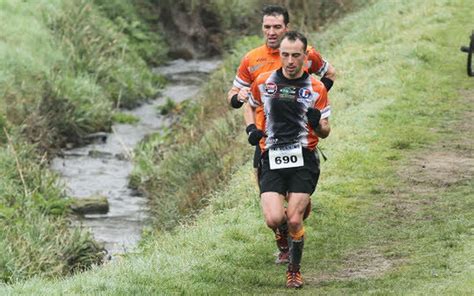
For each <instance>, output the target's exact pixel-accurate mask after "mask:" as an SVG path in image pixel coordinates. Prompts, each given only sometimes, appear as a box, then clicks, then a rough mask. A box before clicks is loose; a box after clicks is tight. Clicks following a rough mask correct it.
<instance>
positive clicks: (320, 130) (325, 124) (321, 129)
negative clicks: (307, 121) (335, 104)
mask: <svg viewBox="0 0 474 296" xmlns="http://www.w3.org/2000/svg"><path fill="white" fill-rule="evenodd" d="M314 132H315V133H316V135H317V136H318V137H319V138H321V139H324V138H327V136H329V133H330V132H331V126H330V125H329V118H323V119H321V120H320V121H319V125H318V127H317V128H316V129H314Z"/></svg>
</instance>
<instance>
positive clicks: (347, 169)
mask: <svg viewBox="0 0 474 296" xmlns="http://www.w3.org/2000/svg"><path fill="white" fill-rule="evenodd" d="M473 19H474V2H472V1H468V0H439V1H423V0H415V1H402V0H400V1H378V2H377V3H376V4H374V5H373V6H371V7H369V8H367V9H364V10H362V11H361V12H359V13H356V14H354V15H352V16H350V17H348V18H346V19H344V20H343V21H341V22H340V23H339V24H337V25H335V26H334V27H332V28H331V30H330V31H327V32H325V33H324V34H322V35H318V36H315V37H314V39H315V40H316V41H317V42H316V43H317V44H318V45H319V47H321V48H322V50H323V52H325V53H326V52H327V53H328V54H326V55H328V58H329V59H330V60H331V61H332V62H333V63H334V64H335V66H336V68H337V69H339V71H340V74H339V78H338V82H337V85H336V86H335V89H334V91H331V100H332V105H333V110H334V116H333V117H332V118H331V121H332V126H333V133H332V135H330V137H329V138H328V139H327V140H325V141H323V147H324V148H325V152H326V154H327V155H328V156H329V161H327V162H325V163H323V164H322V177H321V180H320V183H319V184H320V186H319V187H318V190H317V192H316V193H315V195H313V204H314V208H313V213H312V215H311V216H310V218H309V219H308V220H307V222H306V232H307V239H306V242H305V251H304V256H303V266H302V272H303V276H304V277H305V279H306V283H307V284H306V286H305V287H304V288H303V290H301V291H299V292H298V294H304V295H320V294H324V295H326V294H329V295H346V294H358V295H367V294H376V295H426V294H429V295H432V294H435V295H446V294H451V295H453V294H454V295H470V294H472V291H473V290H474V281H473V278H474V277H473V262H474V258H473V256H474V255H473V254H474V252H473V244H474V236H473V234H474V232H473V230H474V210H473V209H474V202H473V199H472V196H473V190H472V188H473V184H472V180H473V158H474V157H473V149H472V140H470V139H472V138H473V127H472V114H473V113H472V106H473V101H474V100H473V97H474V80H472V78H469V77H467V76H466V74H465V68H464V67H465V58H466V56H465V54H463V53H461V52H460V51H459V47H460V45H463V44H466V43H467V42H468V36H469V34H470V32H471V30H472V29H473V28H471V27H469V26H472V25H473V23H472V20H473ZM251 172H252V170H251V165H250V163H248V164H246V165H245V166H243V167H241V168H240V169H239V170H238V171H237V172H236V173H235V175H234V177H233V179H232V180H231V182H230V184H229V186H228V187H227V188H226V189H225V190H223V191H221V192H216V193H215V194H213V195H212V196H210V197H208V198H209V206H208V207H207V208H206V209H204V210H202V212H201V213H200V215H199V216H198V218H197V220H196V221H195V222H194V223H192V224H190V225H182V226H181V227H178V228H176V229H175V230H174V231H173V232H171V233H168V232H167V233H162V234H160V235H158V236H156V237H153V238H148V240H147V241H146V242H145V243H144V246H143V252H142V253H139V254H129V255H127V256H126V257H124V258H122V259H120V260H117V261H115V262H112V263H110V264H109V265H108V266H105V267H101V268H97V269H95V270H92V271H90V272H86V273H83V274H78V275H77V276H74V277H71V278H67V279H59V280H57V281H45V280H41V279H37V280H32V281H28V282H25V283H18V284H16V285H13V286H8V287H7V286H4V287H3V290H4V292H5V293H6V294H8V293H11V294H35V295H63V294H67V295H75V294H78V295H156V294H185V295H187V294H193V295H195V294H202V295H209V294H210V295H223V294H227V295H228V294H259V295H260V294H263V295H275V294H286V293H288V291H287V290H286V289H285V288H283V287H284V271H285V267H284V266H275V265H274V264H273V260H274V258H273V256H272V253H273V252H274V251H275V246H274V243H273V241H272V236H271V235H270V231H269V230H268V229H266V227H265V226H264V223H263V218H262V216H261V213H260V207H259V200H258V194H257V188H256V185H255V182H254V179H253V176H252V173H251ZM0 289H2V288H0Z"/></svg>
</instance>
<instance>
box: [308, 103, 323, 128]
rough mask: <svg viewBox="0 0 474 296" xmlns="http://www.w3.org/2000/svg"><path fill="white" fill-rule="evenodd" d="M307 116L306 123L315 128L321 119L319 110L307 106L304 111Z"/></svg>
mask: <svg viewBox="0 0 474 296" xmlns="http://www.w3.org/2000/svg"><path fill="white" fill-rule="evenodd" d="M306 116H307V117H308V123H309V125H310V126H311V127H312V128H313V129H317V128H318V126H319V120H320V119H321V112H320V111H319V110H318V109H316V108H308V111H306Z"/></svg>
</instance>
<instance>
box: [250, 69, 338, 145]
mask: <svg viewBox="0 0 474 296" xmlns="http://www.w3.org/2000/svg"><path fill="white" fill-rule="evenodd" d="M251 92H252V96H251V97H250V100H249V103H250V105H251V106H252V107H254V108H259V107H263V112H260V113H256V115H255V116H256V118H255V125H256V126H257V128H258V129H260V130H263V131H264V132H265V134H266V135H267V137H264V138H262V139H261V140H260V143H259V144H260V148H261V150H262V152H263V151H265V150H266V149H269V148H271V147H272V146H279V145H287V144H295V143H300V144H301V146H302V147H305V148H307V149H309V150H314V149H315V148H316V145H317V144H318V137H317V136H316V135H315V134H314V132H313V129H312V128H311V126H310V125H309V124H308V118H307V116H306V112H307V111H308V108H310V107H311V108H316V109H318V110H320V111H321V119H324V118H328V117H329V115H330V114H331V106H330V105H329V100H328V96H327V91H326V87H324V84H323V83H322V82H321V81H319V80H318V79H316V78H315V77H314V76H311V75H309V74H308V73H307V72H304V74H303V76H302V77H300V78H298V79H294V80H289V79H287V78H286V77H285V76H283V73H282V69H281V68H280V69H278V70H276V71H270V72H266V73H262V74H260V75H259V76H258V77H257V79H256V80H255V81H254V83H253V84H252V87H251Z"/></svg>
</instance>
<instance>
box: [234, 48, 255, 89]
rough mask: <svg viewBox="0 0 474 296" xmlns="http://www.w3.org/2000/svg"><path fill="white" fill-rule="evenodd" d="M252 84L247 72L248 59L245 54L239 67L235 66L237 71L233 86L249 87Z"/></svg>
mask: <svg viewBox="0 0 474 296" xmlns="http://www.w3.org/2000/svg"><path fill="white" fill-rule="evenodd" d="M251 84H252V77H251V76H250V72H249V59H248V56H247V55H245V56H244V57H243V58H242V60H241V62H240V65H239V67H238V68H237V73H236V74H235V79H234V86H235V87H237V88H243V87H250V85H251Z"/></svg>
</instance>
